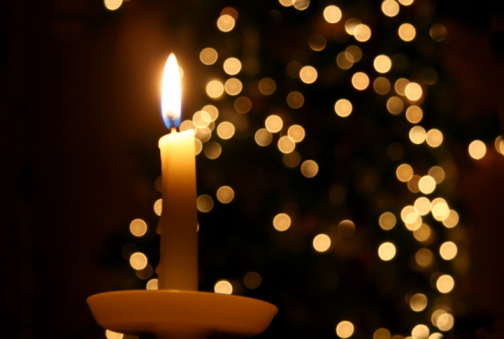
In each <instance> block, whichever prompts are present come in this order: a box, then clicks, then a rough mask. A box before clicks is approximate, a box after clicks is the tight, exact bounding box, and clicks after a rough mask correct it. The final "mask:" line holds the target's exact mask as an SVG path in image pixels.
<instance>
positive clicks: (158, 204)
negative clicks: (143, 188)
mask: <svg viewBox="0 0 504 339" xmlns="http://www.w3.org/2000/svg"><path fill="white" fill-rule="evenodd" d="M153 209H154V213H156V215H158V216H160V215H161V213H162V212H163V199H161V198H160V199H157V200H156V201H155V202H154V206H153Z"/></svg>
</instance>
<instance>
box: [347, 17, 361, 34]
mask: <svg viewBox="0 0 504 339" xmlns="http://www.w3.org/2000/svg"><path fill="white" fill-rule="evenodd" d="M359 24H361V21H360V20H359V19H357V18H349V19H347V20H346V21H345V31H346V32H347V34H349V35H354V30H355V27H356V26H357V25H359Z"/></svg>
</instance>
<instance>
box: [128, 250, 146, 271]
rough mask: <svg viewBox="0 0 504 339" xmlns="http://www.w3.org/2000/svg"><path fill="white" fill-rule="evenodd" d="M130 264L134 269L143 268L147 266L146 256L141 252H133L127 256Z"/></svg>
mask: <svg viewBox="0 0 504 339" xmlns="http://www.w3.org/2000/svg"><path fill="white" fill-rule="evenodd" d="M129 263H130V266H131V267H132V268H133V269H135V270H137V271H138V270H143V269H144V268H145V267H147V264H148V261H147V256H146V255H145V254H143V253H142V252H135V253H133V254H132V255H131V256H130V258H129Z"/></svg>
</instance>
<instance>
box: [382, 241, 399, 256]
mask: <svg viewBox="0 0 504 339" xmlns="http://www.w3.org/2000/svg"><path fill="white" fill-rule="evenodd" d="M396 253H397V250H396V247H395V245H394V244H393V243H391V242H389V241H386V242H384V243H382V244H381V245H380V246H379V247H378V256H379V257H380V259H381V260H383V261H390V260H392V259H394V257H395V256H396Z"/></svg>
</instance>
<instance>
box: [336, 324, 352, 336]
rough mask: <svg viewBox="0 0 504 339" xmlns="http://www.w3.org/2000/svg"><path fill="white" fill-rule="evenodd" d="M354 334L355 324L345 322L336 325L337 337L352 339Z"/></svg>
mask: <svg viewBox="0 0 504 339" xmlns="http://www.w3.org/2000/svg"><path fill="white" fill-rule="evenodd" d="M353 333H354V324H353V323H352V322H350V321H348V320H343V321H340V322H339V323H338V325H336V335H337V336H338V337H340V338H342V339H345V338H350V337H351V336H352V335H353Z"/></svg>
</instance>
